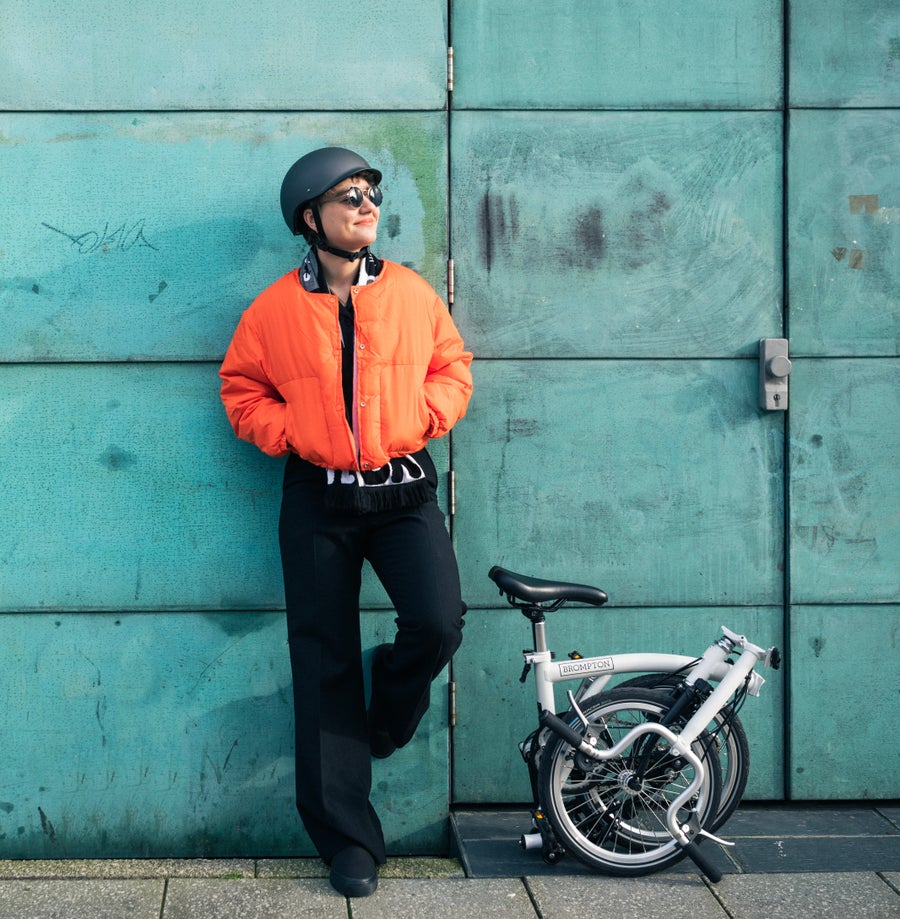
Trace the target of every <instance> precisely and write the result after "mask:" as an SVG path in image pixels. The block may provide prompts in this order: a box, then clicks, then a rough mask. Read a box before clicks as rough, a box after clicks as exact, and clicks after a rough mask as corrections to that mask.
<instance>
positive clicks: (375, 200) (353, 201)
mask: <svg viewBox="0 0 900 919" xmlns="http://www.w3.org/2000/svg"><path fill="white" fill-rule="evenodd" d="M363 196H365V197H366V198H368V199H369V200H370V201H371V202H372V204H374V205H375V207H381V202H382V200H383V199H384V195H382V193H381V189H380V188H379V187H378V186H377V185H372V186H370V187H369V188H367V189H366V190H365V191H363V189H361V188H360V187H359V186H358V185H354V186H352V187H351V188H348V189H347V191H346V192H341V194H340V195H338V196H337V197H336V198H329V199H328V200H327V201H326V202H325V203H326V204H330V203H331V202H332V201H338V202H340V203H341V204H346V205H347V207H352V208H354V209H357V210H358V209H359V208H361V207H362V203H363Z"/></svg>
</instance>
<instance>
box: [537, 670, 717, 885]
mask: <svg viewBox="0 0 900 919" xmlns="http://www.w3.org/2000/svg"><path fill="white" fill-rule="evenodd" d="M670 704H671V702H670V699H669V697H668V694H667V693H666V692H664V691H660V690H652V689H641V688H639V687H635V688H626V689H613V690H610V691H609V692H605V693H602V694H601V696H599V697H598V698H597V701H596V702H595V703H594V704H593V705H591V706H590V707H588V708H587V709H586V710H585V712H584V714H585V717H586V718H587V719H588V721H589V723H590V726H589V728H588V731H589V732H590V733H591V734H592V735H593V736H594V737H596V739H597V743H598V745H602V746H604V747H606V748H609V747H611V746H613V745H614V744H616V743H617V742H618V741H619V740H621V739H622V738H623V737H624V736H625V735H626V734H627V733H628V732H629V731H630V730H631V729H632V728H634V727H636V726H637V725H639V724H644V723H646V722H658V721H659V720H660V719H661V718H662V716H663V715H664V714H665V713H666V711H667V710H668V708H669V705H670ZM579 724H580V722H579V721H578V720H577V719H575V721H573V726H574V727H576V728H577V727H578V725H579ZM708 741H709V738H707V737H704V736H702V735H701V737H698V738H697V740H696V741H695V742H694V744H693V745H692V748H691V749H692V750H693V752H694V753H696V755H697V756H698V757H699V758H700V759H701V761H702V762H703V765H704V777H703V781H702V783H701V785H700V787H699V789H698V791H697V793H696V794H695V795H694V797H693V799H692V800H691V801H690V802H689V804H690V805H691V807H693V808H694V809H695V810H696V812H697V816H698V819H699V821H700V826H701V827H704V828H706V827H708V826H709V825H710V823H711V822H712V820H713V819H714V818H715V814H716V810H717V805H718V800H719V792H720V790H721V774H720V770H719V762H718V757H717V754H716V749H715V746H714V745H713V744H710V743H709V742H708ZM693 777H694V768H693V767H692V766H691V765H690V763H688V762H687V760H685V759H683V758H679V757H675V756H673V755H672V754H671V753H670V752H669V749H668V744H666V742H665V741H664V740H662V739H661V738H660V737H659V736H658V735H656V734H647V735H644V736H642V737H639V738H638V739H637V740H636V741H635V742H634V743H633V744H632V745H631V746H630V747H628V748H626V749H625V751H623V753H622V755H621V756H619V757H617V758H615V759H612V760H607V761H606V762H599V761H597V760H593V759H590V758H589V757H586V756H584V755H582V754H580V753H578V752H577V751H576V750H575V749H574V748H573V747H571V746H570V745H569V744H568V743H566V741H565V740H563V739H562V738H561V737H558V736H554V737H553V738H552V739H551V741H550V742H549V743H548V745H547V748H546V749H545V750H544V751H543V754H542V756H541V764H540V770H539V776H538V788H539V791H540V802H541V806H542V807H543V809H544V811H545V813H546V815H547V818H548V819H549V820H550V824H551V826H552V827H553V829H554V831H555V833H556V835H557V838H558V839H559V841H560V842H561V843H562V844H563V846H565V848H566V850H567V851H569V852H570V853H571V854H572V855H574V856H575V858H577V859H579V861H582V862H584V863H585V864H586V865H588V866H589V867H591V868H594V869H595V870H598V871H603V872H605V873H607V874H617V875H641V874H649V873H651V872H653V871H659V870H661V869H663V868H667V867H668V866H669V865H672V864H674V863H675V862H677V861H679V860H680V859H682V858H683V857H684V850H683V849H681V848H680V846H678V844H677V843H676V841H675V840H674V839H673V838H672V836H671V835H670V834H669V831H668V827H667V824H666V814H667V812H668V809H669V805H670V804H671V803H672V801H674V800H675V798H677V797H678V796H679V795H680V794H681V793H682V792H683V791H684V789H685V788H687V786H688V785H689V784H690V783H691V780H692V779H693ZM688 817H689V811H688V808H687V807H684V808H682V810H681V811H680V812H679V821H680V822H684V821H686V820H687V819H688Z"/></svg>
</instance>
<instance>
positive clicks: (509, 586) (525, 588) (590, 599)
mask: <svg viewBox="0 0 900 919" xmlns="http://www.w3.org/2000/svg"><path fill="white" fill-rule="evenodd" d="M488 577H489V578H490V579H491V580H492V581H493V582H494V583H495V584H496V585H497V586H498V587H499V588H500V592H501V593H505V594H507V595H511V596H513V597H516V598H517V599H519V600H525V601H526V602H527V603H555V602H557V601H567V600H571V601H573V602H574V603H587V604H589V605H590V606H602V605H603V604H604V603H606V601H607V600H608V599H609V598H608V597H607V596H606V594H605V593H604V592H603V591H602V590H600V588H599V587H589V586H587V585H586V584H571V583H569V582H567V581H544V580H542V579H541V578H532V577H528V575H525V574H516V573H515V572H514V571H507V570H506V568H501V567H500V566H499V565H494V567H493V568H491V570H490V571H489V572H488Z"/></svg>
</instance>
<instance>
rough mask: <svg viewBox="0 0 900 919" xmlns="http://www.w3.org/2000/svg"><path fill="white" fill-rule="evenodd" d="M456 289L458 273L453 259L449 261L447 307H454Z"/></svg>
mask: <svg viewBox="0 0 900 919" xmlns="http://www.w3.org/2000/svg"><path fill="white" fill-rule="evenodd" d="M455 287H456V273H455V268H454V265H453V259H452V258H448V259H447V306H453V292H454V289H455Z"/></svg>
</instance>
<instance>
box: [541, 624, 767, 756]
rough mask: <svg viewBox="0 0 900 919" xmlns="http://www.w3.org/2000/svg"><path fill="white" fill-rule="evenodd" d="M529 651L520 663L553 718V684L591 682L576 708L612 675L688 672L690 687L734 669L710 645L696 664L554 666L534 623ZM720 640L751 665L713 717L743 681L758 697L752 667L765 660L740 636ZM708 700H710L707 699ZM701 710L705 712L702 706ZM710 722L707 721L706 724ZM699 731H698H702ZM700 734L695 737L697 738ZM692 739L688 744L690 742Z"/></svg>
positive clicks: (613, 657) (589, 661)
mask: <svg viewBox="0 0 900 919" xmlns="http://www.w3.org/2000/svg"><path fill="white" fill-rule="evenodd" d="M533 627H534V642H535V649H534V651H526V652H524V657H525V661H526V662H527V663H529V664H531V665H532V666H533V667H534V675H535V686H536V688H537V700H538V703H539V705H540V707H541V709H542V710H544V711H550V712H555V711H556V703H555V699H554V694H553V686H554V684H555V683H565V682H569V681H572V680H586V679H590V680H591V682H590V684H588V685H586V686H585V687H584V688H583V690H582V691H581V692H579V693H578V694H577V695H576V696H575V699H576V701H577V702H578V703H579V704H584V703H585V702H587V701H588V700H590V699H591V698H593V697H594V696H596V695H597V694H599V693H601V692H602V691H603V689H604V687H605V686H606V684H607V683H608V682H609V681H610V679H612V677H614V676H615V675H616V674H620V673H677V672H678V671H681V670H687V669H688V668H690V672H689V674H688V676H687V681H688V682H689V683H694V682H696V680H698V679H703V680H708V681H710V682H713V683H721V682H722V681H723V680H725V679H726V678H727V677H728V676H729V675H733V674H734V672H735V668H736V667H737V666H738V665H737V664H734V665H732V664H727V663H725V659H726V657H727V656H728V653H729V652H728V649H727V647H726V646H725V643H724V640H723V639H720V640H719V641H718V642H716V643H714V644H712V645H710V647H709V648H707V649H706V651H705V652H704V654H703V657H701V658H700V659H699V660H698V659H697V658H695V657H686V656H685V655H682V654H652V653H649V654H640V653H638V654H634V653H629V654H609V655H605V656H601V657H583V658H579V659H578V660H565V661H554V660H553V659H552V657H551V652H550V649H549V648H548V647H547V634H546V629H545V624H544V623H543V622H535V623H533ZM722 631H723V632H724V633H725V638H726V639H727V640H728V642H730V643H732V644H733V645H734V646H735V647H736V648H742V649H745V653H746V650H751V653H752V658H753V659H752V663H751V664H750V666H749V668H745V667H741V668H740V670H741V676H740V679H739V681H738V683H737V684H736V685H735V686H734V687H733V688H732V689H731V690H729V692H728V693H727V694H726V695H725V696H724V698H723V697H722V696H720V695H718V694H716V698H717V700H718V699H721V701H720V702H719V703H718V707H717V708H715V709H714V710H713V711H712V714H713V715H714V714H715V713H716V712H717V711H718V710H719V708H721V707H722V705H724V704H725V701H726V700H727V699H728V697H729V696H730V695H731V693H732V692H734V689H736V688H737V686H739V685H740V683H742V682H743V681H744V680H745V679H746V678H747V676H748V674H749V676H750V679H749V685H748V687H747V691H748V692H749V693H750V695H752V696H758V695H759V691H760V689H761V688H762V685H763V683H765V679H764V678H763V677H761V676H760V675H759V674H758V673H756V672H755V671H754V670H753V667H754V666H755V665H756V663H758V662H759V661H761V660H763V659H764V658H765V656H766V651H765V650H764V649H763V648H759V647H757V646H756V645H754V644H751V643H750V642H749V641H747V639H746V638H745V637H744V636H743V635H737V634H736V633H734V632H731V631H730V630H729V629H726V628H725V627H724V626H722ZM710 698H712V697H710ZM704 707H706V706H704ZM710 720H711V718H709V719H707V724H708V723H709V721H710ZM701 730H702V729H701ZM699 733H700V732H699V731H698V734H699ZM695 739H696V737H694V738H692V740H695Z"/></svg>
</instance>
